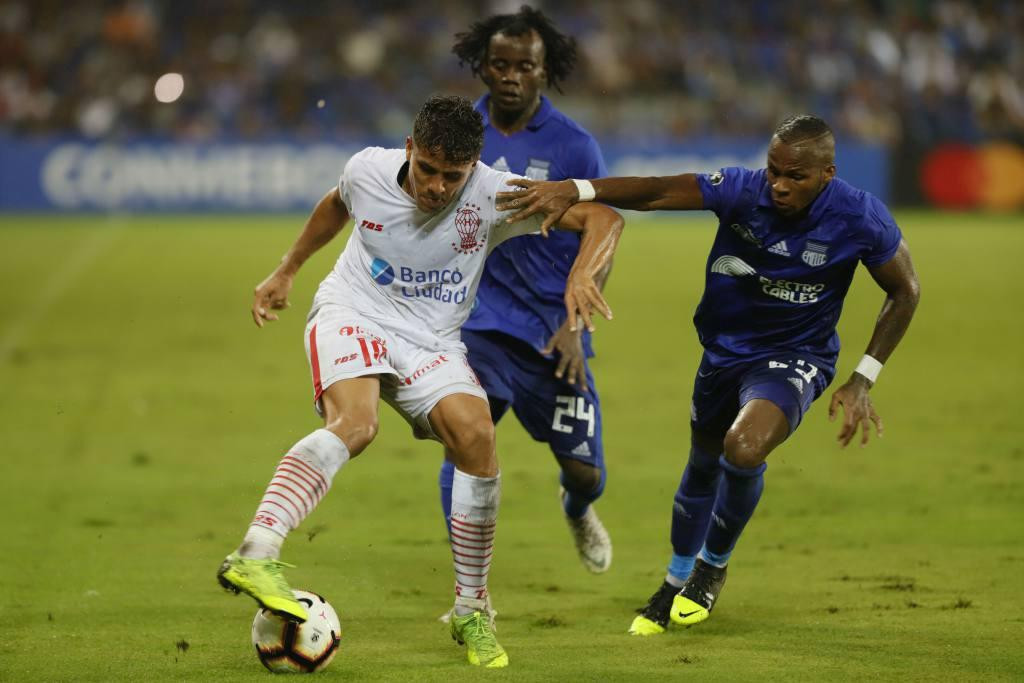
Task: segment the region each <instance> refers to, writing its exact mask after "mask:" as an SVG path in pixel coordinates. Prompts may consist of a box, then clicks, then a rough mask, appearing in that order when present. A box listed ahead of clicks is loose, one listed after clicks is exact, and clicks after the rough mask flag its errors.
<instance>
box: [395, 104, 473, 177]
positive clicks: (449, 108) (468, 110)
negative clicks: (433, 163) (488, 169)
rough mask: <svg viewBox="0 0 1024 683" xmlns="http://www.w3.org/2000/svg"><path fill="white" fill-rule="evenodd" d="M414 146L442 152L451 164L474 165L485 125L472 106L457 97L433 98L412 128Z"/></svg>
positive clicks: (423, 107) (421, 110) (422, 110)
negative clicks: (471, 163)
mask: <svg viewBox="0 0 1024 683" xmlns="http://www.w3.org/2000/svg"><path fill="white" fill-rule="evenodd" d="M412 139H413V142H415V143H416V145H417V146H419V147H422V148H423V149H426V150H430V151H431V152H441V154H443V155H444V158H445V159H446V160H447V161H449V162H451V163H453V164H464V163H467V162H470V161H475V160H476V159H477V157H479V156H480V150H481V149H483V146H484V121H483V118H482V117H481V116H480V114H479V113H478V112H477V111H476V110H475V109H473V103H472V102H470V101H469V100H467V99H466V98H465V97H459V96H458V95H434V96H433V97H431V98H430V99H429V100H427V101H426V102H425V103H424V104H423V106H422V107H420V110H419V113H417V114H416V120H415V121H414V122H413V125H412Z"/></svg>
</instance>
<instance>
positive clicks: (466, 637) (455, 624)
mask: <svg viewBox="0 0 1024 683" xmlns="http://www.w3.org/2000/svg"><path fill="white" fill-rule="evenodd" d="M450 625H451V631H452V640H454V641H455V642H457V643H458V644H459V645H463V644H464V645H465V646H466V658H467V659H468V660H469V663H470V664H472V665H473V666H483V667H486V668H488V669H500V668H502V667H506V666H508V654H507V653H506V652H505V648H503V647H502V646H501V645H499V644H498V640H497V638H495V637H494V625H493V624H492V623H491V619H490V617H488V616H487V615H486V614H485V613H483V612H480V611H477V612H472V613H470V614H467V615H465V616H462V617H460V616H458V615H457V614H455V613H454V610H453V611H452V615H451V620H450Z"/></svg>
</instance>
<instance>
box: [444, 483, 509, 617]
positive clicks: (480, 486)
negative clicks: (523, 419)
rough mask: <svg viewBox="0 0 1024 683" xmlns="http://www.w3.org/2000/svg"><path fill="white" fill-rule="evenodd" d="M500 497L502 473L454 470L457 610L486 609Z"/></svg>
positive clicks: (453, 547) (453, 552) (452, 537)
mask: <svg viewBox="0 0 1024 683" xmlns="http://www.w3.org/2000/svg"><path fill="white" fill-rule="evenodd" d="M500 498H501V478H500V476H499V477H474V476H472V475H469V474H466V473H464V472H461V471H459V470H458V469H456V470H455V476H454V478H453V480H452V516H451V531H450V533H449V539H450V541H451V545H452V558H453V559H454V561H455V609H456V613H458V614H464V613H469V612H471V611H474V610H482V609H484V607H483V605H484V601H485V600H486V599H487V574H488V572H489V571H490V568H491V557H492V555H493V554H494V529H495V524H496V522H497V519H498V502H499V500H500Z"/></svg>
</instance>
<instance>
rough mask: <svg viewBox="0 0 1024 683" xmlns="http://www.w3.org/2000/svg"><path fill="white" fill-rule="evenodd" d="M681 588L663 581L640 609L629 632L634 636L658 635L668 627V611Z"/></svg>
mask: <svg viewBox="0 0 1024 683" xmlns="http://www.w3.org/2000/svg"><path fill="white" fill-rule="evenodd" d="M678 592H679V589H678V588H676V587H675V586H673V585H672V584H670V583H669V582H668V581H662V583H661V585H660V586H658V590H656V591H654V595H652V596H651V597H650V599H649V600H648V601H647V604H646V605H644V607H642V608H641V609H638V610H637V612H639V614H638V615H637V616H636V617H634V619H633V623H632V624H630V625H629V634H630V635H633V636H656V635H658V634H660V633H664V632H665V629H666V628H668V619H669V616H668V613H669V611H670V610H671V609H672V599H673V598H675V596H676V594H677V593H678Z"/></svg>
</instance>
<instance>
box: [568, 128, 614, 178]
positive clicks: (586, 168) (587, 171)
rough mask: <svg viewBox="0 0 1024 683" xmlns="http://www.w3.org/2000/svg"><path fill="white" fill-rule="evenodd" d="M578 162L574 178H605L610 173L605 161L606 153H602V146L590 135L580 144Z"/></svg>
mask: <svg viewBox="0 0 1024 683" xmlns="http://www.w3.org/2000/svg"><path fill="white" fill-rule="evenodd" d="M576 158H577V159H578V162H577V165H576V169H575V170H574V171H573V174H572V177H573V178H580V179H586V180H589V179H591V178H604V177H605V176H607V175H608V167H607V166H605V163H604V155H602V154H601V147H600V146H599V145H598V144H597V140H595V139H594V138H593V137H590V136H588V137H587V138H586V140H585V142H584V143H583V144H582V145H581V146H580V149H579V151H578V153H577V157H576Z"/></svg>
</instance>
